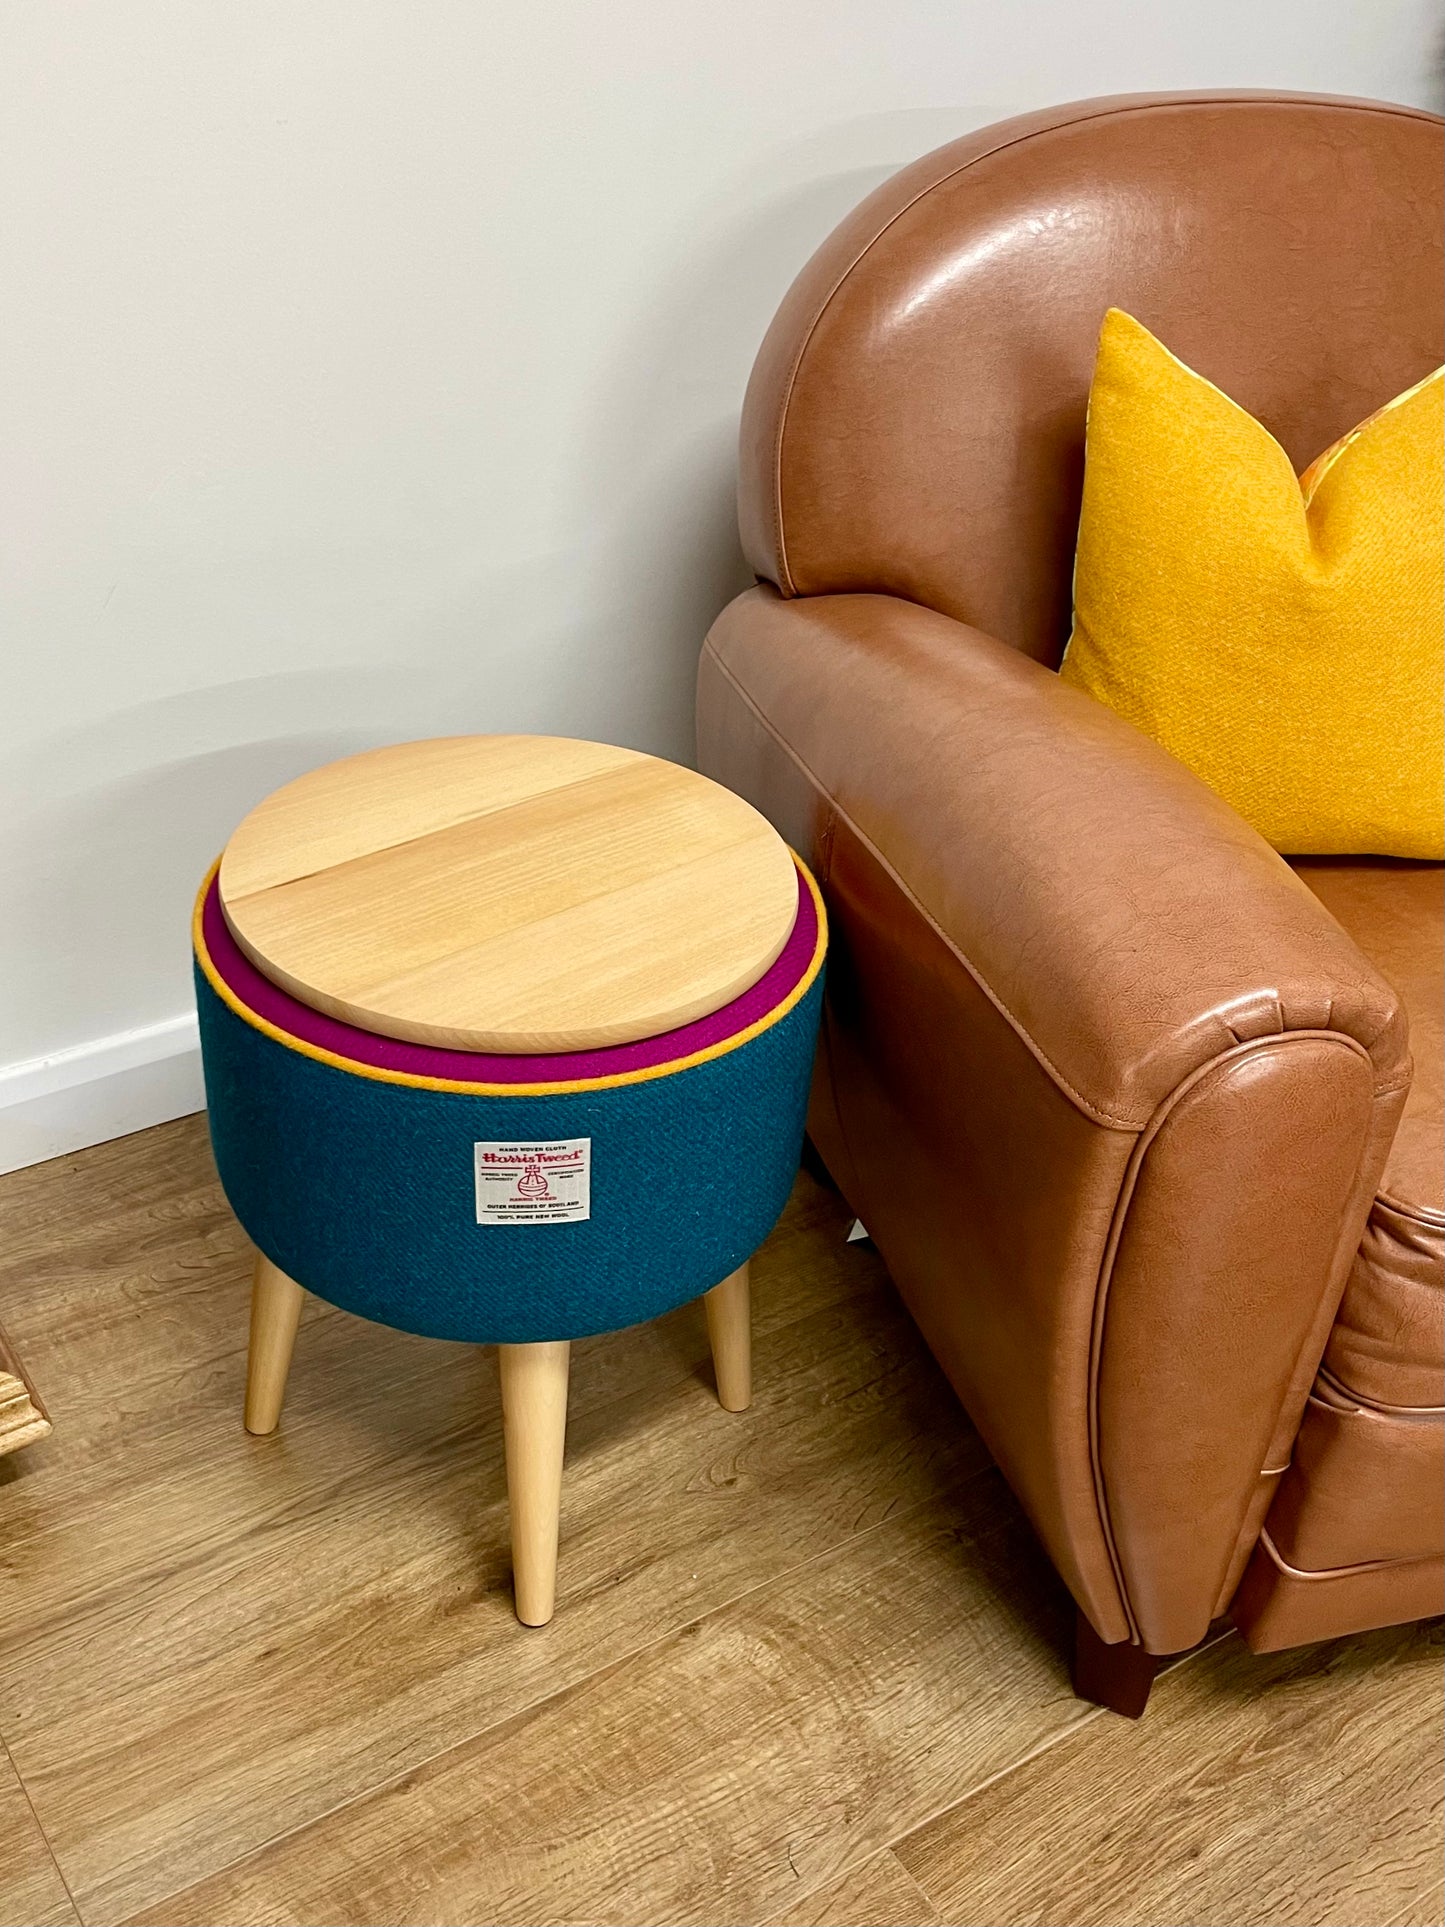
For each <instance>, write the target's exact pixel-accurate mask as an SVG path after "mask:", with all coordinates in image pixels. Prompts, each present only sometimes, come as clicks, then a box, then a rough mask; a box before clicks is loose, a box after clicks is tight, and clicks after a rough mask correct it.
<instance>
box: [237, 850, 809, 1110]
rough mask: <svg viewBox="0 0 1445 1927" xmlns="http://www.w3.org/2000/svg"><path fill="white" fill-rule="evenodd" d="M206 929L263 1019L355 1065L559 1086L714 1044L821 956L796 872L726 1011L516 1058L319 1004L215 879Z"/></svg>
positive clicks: (758, 1013)
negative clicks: (792, 909)
mask: <svg viewBox="0 0 1445 1927" xmlns="http://www.w3.org/2000/svg"><path fill="white" fill-rule="evenodd" d="M201 933H202V936H203V938H204V940H205V945H206V949H207V950H208V951H209V953H210V959H211V962H212V964H213V965H214V967H215V970H216V972H217V974H218V975H219V977H220V978H221V980H222V982H223V983H225V984H226V985H227V987H228V988H229V989H230V990H231V991H232V992H233V993H234V994H235V996H236V997H237V998H238V999H239V1000H240V1001H241V1002H242V1003H243V1004H245V1005H246V1006H247V1007H248V1008H249V1009H250V1010H252V1011H254V1012H255V1014H256V1016H258V1017H260V1018H262V1019H264V1020H265V1021H266V1022H267V1023H270V1024H273V1025H275V1027H276V1028H277V1029H278V1030H282V1031H285V1032H287V1033H289V1034H290V1035H291V1036H292V1037H294V1038H296V1039H298V1040H299V1041H300V1042H301V1043H304V1044H310V1045H313V1046H314V1047H315V1048H316V1049H318V1050H322V1051H327V1052H329V1053H331V1054H332V1055H334V1056H337V1057H344V1058H349V1059H350V1060H351V1061H352V1062H354V1063H357V1064H368V1065H374V1066H376V1067H377V1068H378V1069H381V1070H387V1071H394V1072H398V1073H400V1074H401V1075H403V1076H411V1077H436V1078H445V1079H454V1080H456V1081H457V1082H459V1083H477V1084H552V1083H559V1084H560V1083H571V1082H572V1081H574V1080H576V1079H584V1078H605V1077H618V1076H623V1075H625V1074H627V1073H629V1072H633V1073H635V1072H637V1071H643V1070H649V1069H651V1068H653V1067H654V1066H656V1065H658V1064H665V1063H668V1062H670V1061H672V1060H673V1059H675V1058H684V1057H691V1056H693V1055H694V1054H695V1053H696V1052H698V1051H705V1050H713V1049H716V1048H717V1046H718V1045H720V1044H724V1043H726V1042H727V1040H728V1039H729V1038H730V1037H735V1036H736V1035H737V1034H738V1033H739V1032H740V1031H744V1030H746V1029H747V1028H748V1027H749V1025H751V1024H755V1023H757V1022H758V1021H759V1019H760V1018H763V1017H766V1016H767V1015H768V1013H769V1012H770V1011H772V1010H775V1009H776V1008H777V1006H778V1005H779V1004H781V1003H782V1002H783V1000H784V999H785V998H786V997H787V995H788V993H789V992H790V991H791V990H792V989H793V988H794V987H795V986H796V985H797V984H798V983H799V982H800V981H801V979H802V978H803V977H804V975H805V974H806V973H807V971H808V967H809V965H810V964H811V963H812V962H813V959H814V954H815V951H816V949H817V944H818V910H817V905H816V904H815V903H814V901H813V894H812V891H811V890H810V889H809V888H808V885H807V883H806V881H805V880H804V878H803V875H802V872H801V871H800V872H799V875H798V915H797V919H796V921H795V922H794V924H793V930H792V935H791V936H790V937H789V938H788V941H787V942H786V943H785V944H784V945H783V950H782V955H781V956H780V957H779V958H778V960H777V962H776V963H774V964H773V965H772V966H771V968H770V969H768V970H766V971H764V973H763V975H762V976H761V977H760V978H759V979H758V981H757V982H756V983H755V984H754V985H753V986H752V988H751V989H750V990H745V991H744V992H743V994H742V996H741V997H735V998H734V999H733V1001H732V1002H731V1003H730V1004H724V1005H723V1007H722V1009H721V1010H715V1011H713V1012H712V1013H711V1015H710V1016H707V1017H699V1018H698V1019H697V1020H696V1021H695V1022H694V1023H691V1024H684V1025H682V1027H681V1028H680V1029H678V1030H669V1031H663V1032H662V1033H661V1034H660V1035H659V1036H657V1037H644V1038H640V1039H639V1040H638V1041H637V1042H636V1043H632V1044H614V1045H612V1046H610V1047H609V1048H608V1049H606V1050H579V1051H562V1052H556V1053H553V1054H551V1055H548V1056H544V1057H512V1056H504V1055H502V1054H501V1053H499V1052H495V1051H464V1050H440V1049H438V1048H436V1047H435V1046H434V1045H431V1044H408V1043H405V1042H403V1041H402V1040H401V1039H400V1038H396V1037H380V1036H378V1035H377V1034H376V1033H375V1032H373V1031H369V1030H361V1029H359V1028H358V1027H357V1026H356V1025H355V1024H345V1023H343V1022H342V1021H341V1020H340V1018H337V1017H328V1016H326V1015H325V1014H324V1013H323V1012H322V1011H319V1010H313V1009H312V1008H311V1006H310V1005H309V1004H303V1003H302V1002H300V1000H299V999H298V998H295V997H292V996H290V995H289V994H288V992H286V991H284V990H282V989H280V988H279V986H277V985H276V984H273V983H272V982H271V980H270V978H269V977H263V976H262V975H261V973H260V971H259V970H257V969H256V967H255V965H254V964H252V963H251V962H250V960H249V959H248V958H247V957H246V956H245V955H244V954H243V953H242V951H241V949H240V947H239V946H238V945H237V943H236V940H235V938H234V937H233V936H232V935H231V932H230V930H229V929H228V928H227V925H226V919H225V917H224V916H223V915H222V912H221V901H220V894H219V890H218V887H217V880H216V878H215V877H214V876H213V877H212V878H211V881H210V885H209V887H208V888H207V891H206V897H205V902H204V904H203V905H202V908H201Z"/></svg>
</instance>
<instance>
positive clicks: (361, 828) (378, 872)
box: [220, 736, 797, 1052]
mask: <svg viewBox="0 0 1445 1927" xmlns="http://www.w3.org/2000/svg"><path fill="white" fill-rule="evenodd" d="M220 893H221V904H222V908H223V909H224V911H225V915H226V921H227V923H228V924H229V925H230V928H231V931H232V933H233V935H234V936H235V938H236V941H237V943H238V944H240V946H241V948H242V949H243V950H244V951H245V953H246V955H247V956H248V957H249V958H250V959H251V961H252V962H253V963H254V964H255V965H256V967H257V969H258V970H260V971H262V972H263V973H264V974H265V975H266V976H268V977H269V978H271V980H272V981H273V982H274V983H277V984H279V985H281V987H282V988H283V989H285V990H289V991H290V992H291V994H292V995H293V996H295V997H298V998H299V999H300V1000H301V1001H302V1002H303V1003H307V1004H310V1005H311V1006H312V1007H313V1008H314V1009H317V1010H321V1011H325V1012H326V1013H327V1014H328V1015H330V1016H333V1017H339V1018H341V1019H343V1020H344V1021H345V1022H347V1023H351V1024H357V1025H359V1026H361V1027H362V1028H363V1029H365V1030H371V1031H376V1032H379V1033H380V1034H381V1035H382V1036H386V1037H400V1038H405V1039H408V1040H409V1041H411V1042H413V1043H422V1044H436V1045H441V1046H443V1047H446V1048H449V1049H454V1050H474V1051H506V1052H536V1051H564V1050H589V1049H596V1048H598V1047H600V1046H603V1045H608V1044H622V1043H630V1042H632V1041H633V1040H634V1039H636V1038H640V1037H652V1036H656V1035H657V1034H658V1033H660V1032H662V1031H667V1030H673V1029H675V1028H676V1027H677V1026H678V1025H679V1024H685V1023H690V1022H692V1021H693V1020H694V1019H695V1018H698V1017H704V1016H706V1015H708V1014H709V1013H710V1012H711V1011H714V1010H717V1009H719V1008H720V1007H721V1006H722V1005H723V1004H725V1003H728V1002H729V1001H730V1000H731V999H732V998H734V997H737V996H739V995H741V993H742V992H743V991H744V990H746V989H748V988H749V986H750V985H752V984H754V983H756V982H757V980H758V978H759V977H761V976H762V975H763V973H764V971H766V970H767V969H768V967H769V965H770V964H772V963H773V962H774V961H775V960H776V958H777V957H778V955H779V953H780V952H781V951H782V948H783V945H784V944H785V943H786V942H787V939H788V935H789V932H790V931H791V929H792V927H793V920H794V917H795V916H796V913H797V877H796V873H795V871H794V868H793V862H792V858H791V857H790V856H789V854H788V850H787V847H786V845H785V844H784V843H783V841H782V839H781V838H780V837H779V836H778V835H777V833H776V831H775V830H774V829H773V828H772V826H771V825H770V824H769V823H768V822H767V821H766V820H765V819H764V818H763V817H761V816H760V815H759V814H758V812H757V811H756V810H754V809H753V808H752V806H751V805H750V804H748V803H745V802H744V801H743V800H742V798H741V797H738V796H734V795H733V794H732V792H731V791H730V790H725V789H723V788H722V787H721V786H720V785H718V784H716V783H713V782H710V781H709V780H708V778H706V777H704V776H699V775H698V774H696V772H695V771H692V770H686V769H682V768H680V767H679V766H678V765H677V764H675V763H668V762H664V761H662V760H661V759H660V758H658V757H655V756H644V755H642V754H641V753H640V752H638V751H637V750H630V749H618V748H615V747H613V746H612V745H610V744H606V743H587V742H578V741H574V740H573V739H571V738H568V737H554V736H449V737H442V738H438V739H435V740H432V741H428V742H421V743H399V744H396V745H393V746H392V747H390V748H386V749H374V750H368V751H366V752H365V753H363V754H362V755H360V756H351V757H347V758H346V759H345V760H344V761H342V762H339V763H330V764H328V765H327V766H326V767H325V768H323V769H319V770H313V771H312V772H311V773H310V774H309V775H306V776H302V777H299V778H298V779H297V780H296V781H295V782H294V783H288V784H286V785H285V787H284V788H282V789H279V790H277V791H276V792H275V793H274V794H273V795H271V796H268V797H267V798H266V800H265V802H263V803H260V804H258V805H257V807H256V808H255V809H254V810H252V812H251V814H250V815H249V816H248V817H247V818H246V819H245V821H244V822H243V823H242V824H241V825H240V827H239V828H238V829H237V831H236V833H235V835H234V836H233V837H232V838H231V840H230V842H229V843H228V844H227V846H226V851H225V855H224V856H223V858H222V860H221V874H220Z"/></svg>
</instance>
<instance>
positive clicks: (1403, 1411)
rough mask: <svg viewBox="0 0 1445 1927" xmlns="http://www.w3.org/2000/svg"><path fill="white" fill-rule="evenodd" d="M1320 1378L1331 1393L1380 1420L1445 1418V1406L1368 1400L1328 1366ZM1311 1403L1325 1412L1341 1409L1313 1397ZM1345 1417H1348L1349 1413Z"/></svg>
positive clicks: (1323, 1368)
mask: <svg viewBox="0 0 1445 1927" xmlns="http://www.w3.org/2000/svg"><path fill="white" fill-rule="evenodd" d="M1319 1377H1320V1378H1322V1379H1323V1380H1324V1382H1325V1384H1326V1385H1327V1386H1328V1387H1329V1388H1330V1390H1331V1391H1333V1392H1338V1393H1339V1395H1340V1397H1341V1398H1343V1399H1346V1400H1348V1402H1349V1403H1350V1404H1351V1405H1354V1406H1357V1407H1358V1408H1359V1410H1360V1411H1362V1412H1367V1413H1369V1412H1373V1413H1376V1414H1378V1416H1379V1417H1380V1418H1405V1419H1413V1418H1440V1417H1442V1416H1445V1405H1389V1404H1387V1403H1386V1402H1385V1400H1384V1399H1382V1398H1368V1397H1366V1395H1365V1393H1363V1392H1357V1391H1356V1390H1355V1388H1354V1386H1353V1385H1349V1384H1347V1383H1346V1382H1345V1380H1344V1379H1342V1378H1340V1377H1338V1376H1337V1375H1336V1374H1335V1373H1334V1372H1332V1371H1331V1370H1330V1369H1329V1367H1328V1366H1326V1365H1321V1366H1320V1369H1319ZM1310 1403H1311V1404H1312V1405H1319V1406H1320V1408H1321V1409H1322V1410H1324V1411H1330V1412H1338V1411H1339V1410H1340V1409H1341V1408H1340V1407H1339V1406H1338V1405H1325V1404H1324V1401H1323V1400H1322V1399H1316V1398H1315V1397H1313V1395H1311V1398H1310ZM1345 1416H1348V1413H1346V1414H1345Z"/></svg>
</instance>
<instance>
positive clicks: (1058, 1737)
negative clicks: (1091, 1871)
mask: <svg viewBox="0 0 1445 1927" xmlns="http://www.w3.org/2000/svg"><path fill="white" fill-rule="evenodd" d="M1228 1638H1229V1632H1228V1631H1226V1632H1221V1633H1216V1634H1215V1635H1214V1637H1213V1638H1209V1639H1204V1640H1202V1641H1201V1642H1200V1644H1199V1645H1198V1646H1194V1647H1191V1649H1190V1650H1189V1651H1188V1652H1187V1653H1183V1654H1181V1655H1180V1657H1179V1658H1178V1659H1176V1660H1173V1661H1171V1662H1170V1664H1169V1666H1168V1668H1167V1669H1166V1672H1165V1673H1161V1675H1160V1677H1161V1678H1164V1677H1166V1676H1167V1674H1168V1673H1173V1672H1177V1671H1178V1669H1179V1668H1180V1667H1181V1666H1187V1665H1188V1664H1189V1662H1190V1660H1191V1659H1197V1658H1198V1657H1199V1655H1200V1654H1201V1653H1207V1652H1208V1651H1209V1649H1210V1647H1211V1646H1217V1645H1218V1644H1219V1642H1220V1640H1222V1639H1228ZM1082 1703H1083V1702H1081V1704H1082ZM1107 1712H1108V1708H1107V1707H1104V1706H1090V1707H1089V1708H1088V1710H1087V1711H1086V1712H1084V1713H1081V1714H1080V1715H1079V1717H1078V1718H1077V1719H1073V1720H1070V1721H1069V1722H1068V1724H1067V1725H1065V1726H1061V1727H1060V1728H1059V1729H1058V1731H1057V1732H1056V1733H1050V1734H1048V1735H1047V1736H1046V1737H1045V1738H1044V1739H1042V1740H1040V1741H1039V1743H1038V1745H1037V1746H1031V1747H1030V1748H1029V1749H1028V1751H1027V1752H1026V1753H1021V1754H1020V1755H1019V1757H1018V1758H1017V1759H1016V1760H1010V1761H1009V1763H1008V1765H1007V1766H1001V1767H1000V1768H999V1769H998V1771H997V1773H990V1774H989V1775H988V1776H987V1778H986V1779H982V1780H980V1781H979V1782H978V1784H977V1785H976V1786H971V1787H970V1788H969V1789H968V1791H967V1793H964V1794H960V1795H959V1797H958V1799H956V1800H950V1801H949V1802H948V1803H947V1805H946V1806H941V1807H939V1808H937V1809H936V1811H935V1812H933V1813H931V1814H929V1816H928V1818H927V1819H926V1820H920V1821H919V1822H918V1824H917V1826H915V1827H910V1828H909V1829H908V1831H907V1833H900V1834H897V1835H895V1836H894V1838H893V1839H892V1840H890V1841H889V1842H888V1850H889V1852H891V1853H893V1854H895V1855H896V1856H897V1859H898V1863H899V1865H900V1866H901V1867H902V1868H903V1870H904V1872H905V1873H906V1874H907V1875H908V1877H909V1879H910V1880H912V1881H913V1882H914V1884H915V1885H916V1886H918V1887H920V1888H922V1890H923V1892H924V1893H925V1894H928V1889H927V1888H926V1887H925V1886H924V1884H923V1882H922V1881H921V1880H919V1878H918V1876H917V1874H915V1873H914V1871H913V1869H912V1867H910V1866H909V1864H908V1862H907V1861H906V1860H905V1859H904V1858H903V1855H902V1854H901V1853H900V1852H899V1849H900V1848H901V1847H904V1846H906V1845H907V1844H908V1842H909V1841H910V1840H911V1839H912V1838H913V1837H914V1835H915V1834H919V1833H922V1832H923V1830H924V1828H925V1827H931V1826H932V1825H933V1824H934V1822H935V1821H937V1820H942V1819H943V1818H944V1817H945V1815H947V1814H950V1813H955V1812H957V1810H958V1809H959V1808H960V1807H964V1806H967V1805H968V1803H969V1801H970V1800H976V1799H977V1798H978V1796H979V1794H981V1793H985V1792H987V1790H988V1789H989V1787H991V1786H997V1785H998V1783H999V1781H1000V1780H1006V1779H1007V1778H1008V1776H1009V1775H1010V1774H1011V1773H1018V1772H1020V1771H1021V1770H1022V1769H1023V1768H1024V1767H1026V1766H1028V1765H1030V1764H1031V1763H1032V1762H1033V1761H1034V1760H1037V1759H1039V1758H1041V1757H1042V1756H1043V1755H1044V1754H1045V1753H1049V1752H1052V1750H1053V1749H1054V1747H1056V1746H1058V1745H1060V1744H1061V1743H1062V1742H1063V1741H1064V1740H1067V1739H1071V1738H1073V1736H1074V1735H1075V1734H1076V1733H1082V1732H1083V1731H1084V1729H1085V1728H1086V1727H1088V1726H1092V1725H1093V1723H1094V1721H1095V1720H1097V1719H1099V1718H1101V1717H1102V1716H1103V1715H1104V1714H1105V1713H1107ZM1114 1717H1115V1718H1116V1719H1117V1718H1118V1717H1119V1716H1118V1715H1117V1714H1115V1715H1114ZM1145 1717H1146V1718H1147V1717H1148V1716H1147V1714H1146V1716H1145ZM928 1900H929V1904H930V1905H932V1904H933V1896H932V1894H928Z"/></svg>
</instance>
